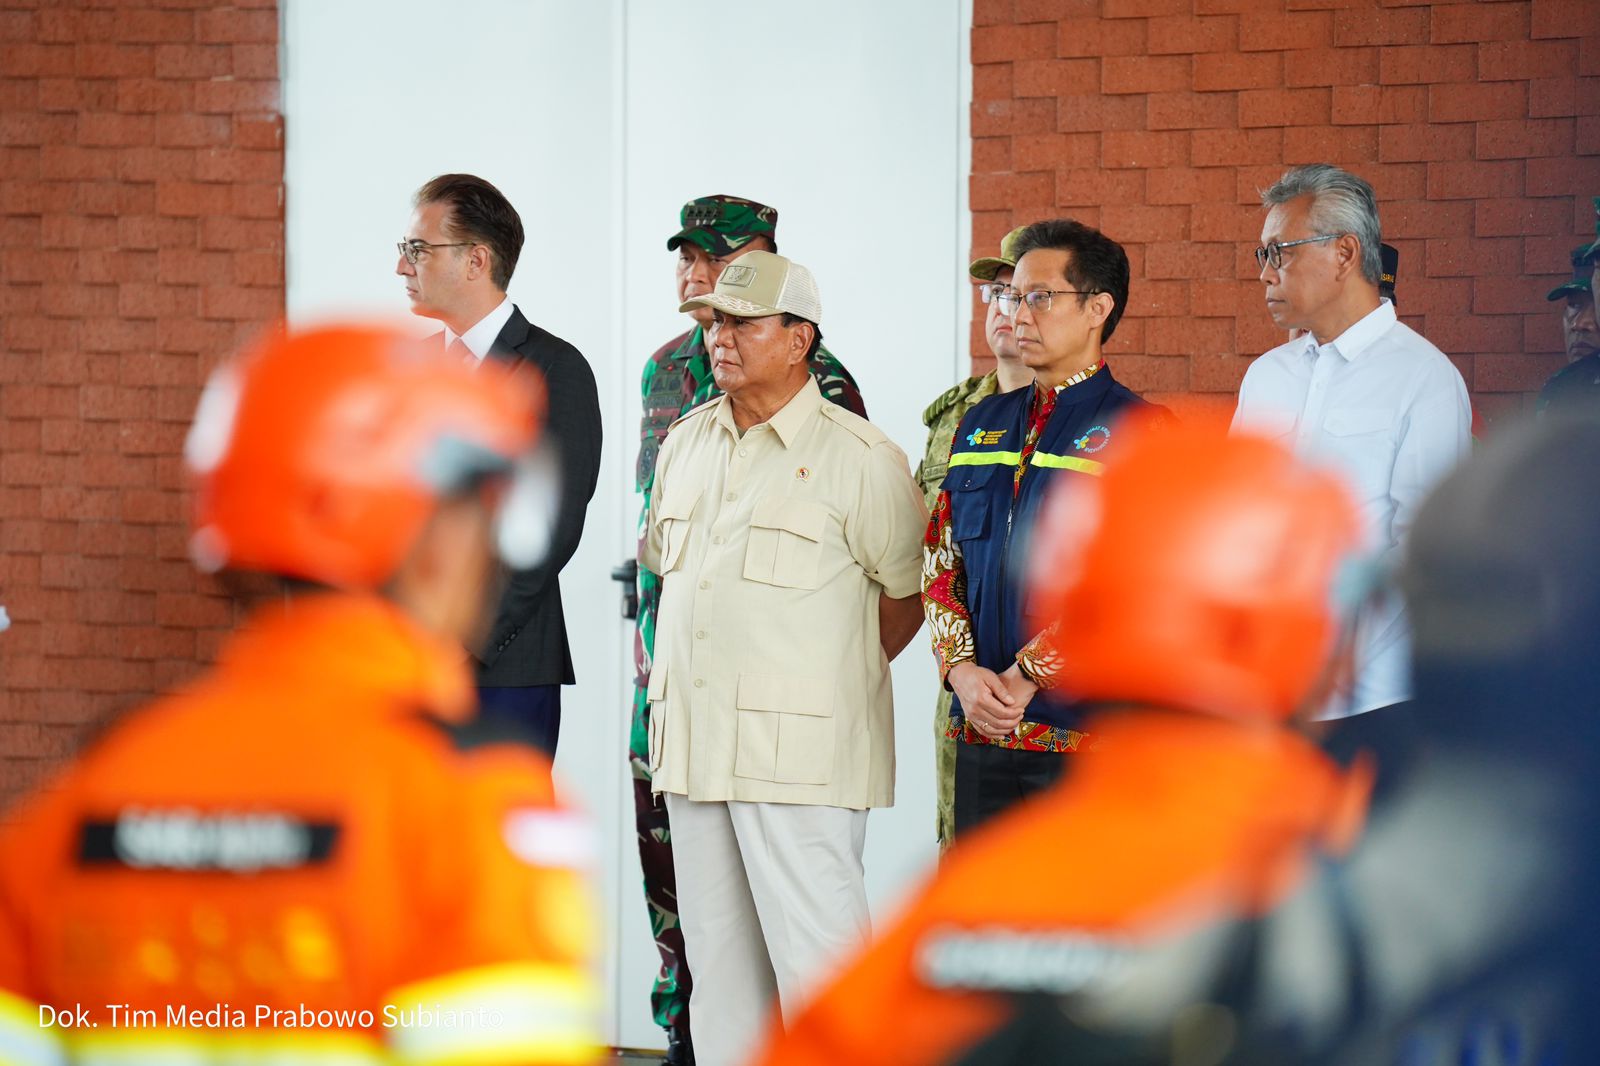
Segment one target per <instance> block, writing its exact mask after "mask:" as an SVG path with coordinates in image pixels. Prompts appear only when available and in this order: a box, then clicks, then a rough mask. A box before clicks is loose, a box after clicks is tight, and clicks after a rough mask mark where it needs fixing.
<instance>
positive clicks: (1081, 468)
mask: <svg viewBox="0 0 1600 1066" xmlns="http://www.w3.org/2000/svg"><path fill="white" fill-rule="evenodd" d="M1029 461H1030V462H1031V463H1032V464H1033V465H1034V466H1042V467H1047V468H1048V469H1051V470H1076V471H1077V472H1078V473H1080V474H1093V475H1094V476H1095V477H1099V476H1100V474H1101V473H1102V472H1103V471H1104V470H1105V464H1104V463H1097V462H1095V461H1094V460H1093V459H1085V458H1083V457H1082V456H1077V455H1051V454H1050V453H1049V452H1034V453H1033V458H1032V459H1031V460H1029Z"/></svg>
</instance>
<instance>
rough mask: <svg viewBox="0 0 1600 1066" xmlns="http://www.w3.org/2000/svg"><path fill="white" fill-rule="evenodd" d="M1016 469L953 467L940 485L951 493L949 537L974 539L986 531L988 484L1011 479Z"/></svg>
mask: <svg viewBox="0 0 1600 1066" xmlns="http://www.w3.org/2000/svg"><path fill="white" fill-rule="evenodd" d="M1015 470H1016V468H1015V467H1013V466H1009V465H1005V464H1000V463H980V464H977V465H965V464H962V465H954V466H951V467H950V474H949V476H948V477H946V478H945V479H944V484H943V485H942V486H941V487H942V488H943V489H944V490H945V491H946V492H948V493H949V494H950V536H951V538H952V539H954V540H957V541H963V540H977V539H978V538H979V537H982V536H983V535H984V534H986V533H987V532H988V531H989V507H990V500H989V492H990V483H991V482H992V481H993V480H994V479H995V478H997V477H1003V478H1010V477H1012V476H1013V475H1014V473H1015Z"/></svg>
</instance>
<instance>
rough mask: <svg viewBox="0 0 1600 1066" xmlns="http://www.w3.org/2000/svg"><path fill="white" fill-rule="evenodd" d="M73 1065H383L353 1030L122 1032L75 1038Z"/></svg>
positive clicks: (369, 1041)
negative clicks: (223, 1063)
mask: <svg viewBox="0 0 1600 1066" xmlns="http://www.w3.org/2000/svg"><path fill="white" fill-rule="evenodd" d="M71 1050H72V1062H73V1066H215V1064H216V1063H222V1062H225V1063H228V1064H229V1066H291V1064H300V1063H304V1064H306V1066H381V1064H382V1063H384V1062H387V1061H388V1056H387V1055H386V1054H385V1053H384V1050H383V1047H382V1045H381V1044H380V1042H379V1041H378V1039H377V1038H376V1037H374V1036H368V1035H366V1034H364V1033H361V1032H355V1031H351V1030H327V1029H321V1030H317V1029H299V1030H291V1031H287V1032H285V1031H281V1030H280V1031H273V1030H264V1029H249V1030H240V1031H238V1032H234V1033H226V1032H218V1031H217V1030H205V1029H179V1028H168V1027H165V1026H163V1027H161V1028H159V1029H141V1030H121V1031H118V1032H115V1033H107V1032H105V1031H104V1029H103V1028H102V1030H101V1031H100V1032H98V1033H94V1034H86V1035H84V1036H81V1037H73V1038H72V1040H71Z"/></svg>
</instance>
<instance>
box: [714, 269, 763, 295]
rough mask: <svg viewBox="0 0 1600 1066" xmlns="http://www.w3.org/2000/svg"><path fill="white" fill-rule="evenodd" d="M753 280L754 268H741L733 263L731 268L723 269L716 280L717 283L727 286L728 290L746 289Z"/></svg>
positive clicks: (754, 277)
mask: <svg viewBox="0 0 1600 1066" xmlns="http://www.w3.org/2000/svg"><path fill="white" fill-rule="evenodd" d="M754 280H756V268H755V267H752V266H741V265H740V264H738V263H734V264H732V265H731V266H726V267H723V269H722V276H721V277H719V278H718V279H717V283H718V284H720V285H727V286H728V287H730V288H735V289H744V288H748V287H749V285H750V283H751V282H752V281H754Z"/></svg>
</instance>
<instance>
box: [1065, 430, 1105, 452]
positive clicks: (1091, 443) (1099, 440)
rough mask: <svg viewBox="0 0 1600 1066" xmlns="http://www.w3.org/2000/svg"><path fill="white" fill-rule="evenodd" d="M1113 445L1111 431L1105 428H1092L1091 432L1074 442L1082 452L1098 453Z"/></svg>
mask: <svg viewBox="0 0 1600 1066" xmlns="http://www.w3.org/2000/svg"><path fill="white" fill-rule="evenodd" d="M1110 443H1111V431H1110V430H1109V429H1107V428H1106V427H1105V426H1092V427H1090V429H1089V432H1087V433H1085V434H1084V435H1083V436H1081V437H1079V438H1078V439H1077V440H1075V441H1073V442H1072V446H1073V447H1074V448H1076V449H1078V450H1079V451H1080V452H1097V451H1099V450H1100V449H1101V448H1104V447H1105V446H1106V445H1107V444H1110Z"/></svg>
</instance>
